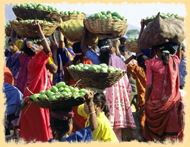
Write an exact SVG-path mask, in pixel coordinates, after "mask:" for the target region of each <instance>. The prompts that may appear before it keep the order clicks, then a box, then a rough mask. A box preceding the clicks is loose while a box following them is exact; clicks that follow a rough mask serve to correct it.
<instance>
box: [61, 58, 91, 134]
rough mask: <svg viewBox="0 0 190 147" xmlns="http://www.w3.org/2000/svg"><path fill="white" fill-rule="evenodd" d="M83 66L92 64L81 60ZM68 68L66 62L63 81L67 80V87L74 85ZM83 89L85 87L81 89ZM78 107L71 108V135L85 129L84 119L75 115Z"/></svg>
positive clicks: (74, 82)
mask: <svg viewBox="0 0 190 147" xmlns="http://www.w3.org/2000/svg"><path fill="white" fill-rule="evenodd" d="M83 64H90V65H92V62H91V61H90V60H89V59H87V58H83ZM68 66H70V65H69V64H68V62H67V63H66V64H65V66H64V81H67V80H68V79H69V85H75V84H76V81H75V80H74V79H73V77H72V76H71V75H70V74H69V72H68V70H67V68H66V67H68ZM83 88H85V87H83ZM77 109H78V107H73V112H74V117H73V131H72V132H73V133H75V132H76V131H78V130H80V129H84V128H85V123H86V118H84V117H82V116H81V115H79V114H78V113H77Z"/></svg>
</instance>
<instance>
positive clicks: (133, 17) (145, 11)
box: [44, 2, 187, 28]
mask: <svg viewBox="0 0 190 147" xmlns="http://www.w3.org/2000/svg"><path fill="white" fill-rule="evenodd" d="M44 4H45V5H51V6H54V7H56V8H57V9H58V10H59V11H74V10H76V11H80V12H85V13H86V14H93V13H98V12H101V11H107V10H111V11H113V12H115V11H116V12H118V13H119V14H120V15H121V16H125V17H126V18H127V22H128V23H130V24H131V25H134V26H137V27H139V28H140V21H141V19H142V18H144V19H145V18H146V17H148V16H152V15H156V14H157V13H158V12H161V13H170V12H171V13H174V14H178V15H180V16H183V17H185V16H186V15H187V13H186V8H185V5H184V4H180V3H178V4H174V3H171V4H161V3H150V4H146V3H144V4H138V3H137V4H131V3H130V4H129V3H127V2H124V3H121V4H111V3H108V4H103V3H86V4H81V3H78V4H68V3H66V2H63V3H57V4H53V3H52V4H48V3H44Z"/></svg>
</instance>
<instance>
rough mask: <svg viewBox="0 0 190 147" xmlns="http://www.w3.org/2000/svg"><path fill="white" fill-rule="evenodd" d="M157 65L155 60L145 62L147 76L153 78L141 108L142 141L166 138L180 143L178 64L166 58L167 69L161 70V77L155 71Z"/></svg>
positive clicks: (182, 128) (180, 119)
mask: <svg viewBox="0 0 190 147" xmlns="http://www.w3.org/2000/svg"><path fill="white" fill-rule="evenodd" d="M157 63H159V60H157V62H154V59H151V60H149V61H146V65H147V76H151V75H153V77H152V79H153V81H152V91H151V95H150V97H149V99H148V101H147V105H146V108H145V115H146V121H145V129H144V138H145V139H146V140H147V141H153V140H163V139H166V138H168V139H169V138H170V139H172V140H173V139H179V140H180V141H183V130H184V110H183V109H184V106H183V103H182V99H181V93H180V92H179V71H178V64H177V61H176V60H174V58H172V57H170V58H169V63H168V66H166V67H165V66H164V69H165V73H164V74H161V72H160V71H159V70H157V68H158V66H156V65H157ZM162 65H163V64H162ZM149 69H151V71H152V74H151V73H150V72H149ZM158 69H161V68H158ZM150 83H151V82H150ZM148 84H149V83H148Z"/></svg>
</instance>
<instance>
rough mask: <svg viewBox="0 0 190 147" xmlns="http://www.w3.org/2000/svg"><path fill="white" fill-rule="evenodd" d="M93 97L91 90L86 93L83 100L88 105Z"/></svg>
mask: <svg viewBox="0 0 190 147" xmlns="http://www.w3.org/2000/svg"><path fill="white" fill-rule="evenodd" d="M93 99H94V95H93V93H92V92H90V93H86V95H85V101H86V103H87V105H89V104H90V103H93Z"/></svg>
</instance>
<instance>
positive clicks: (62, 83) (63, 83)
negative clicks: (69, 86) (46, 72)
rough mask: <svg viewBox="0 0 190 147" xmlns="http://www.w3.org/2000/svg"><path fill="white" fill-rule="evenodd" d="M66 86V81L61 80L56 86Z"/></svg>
mask: <svg viewBox="0 0 190 147" xmlns="http://www.w3.org/2000/svg"><path fill="white" fill-rule="evenodd" d="M64 86H65V82H59V83H57V84H56V87H57V88H61V87H64Z"/></svg>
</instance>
